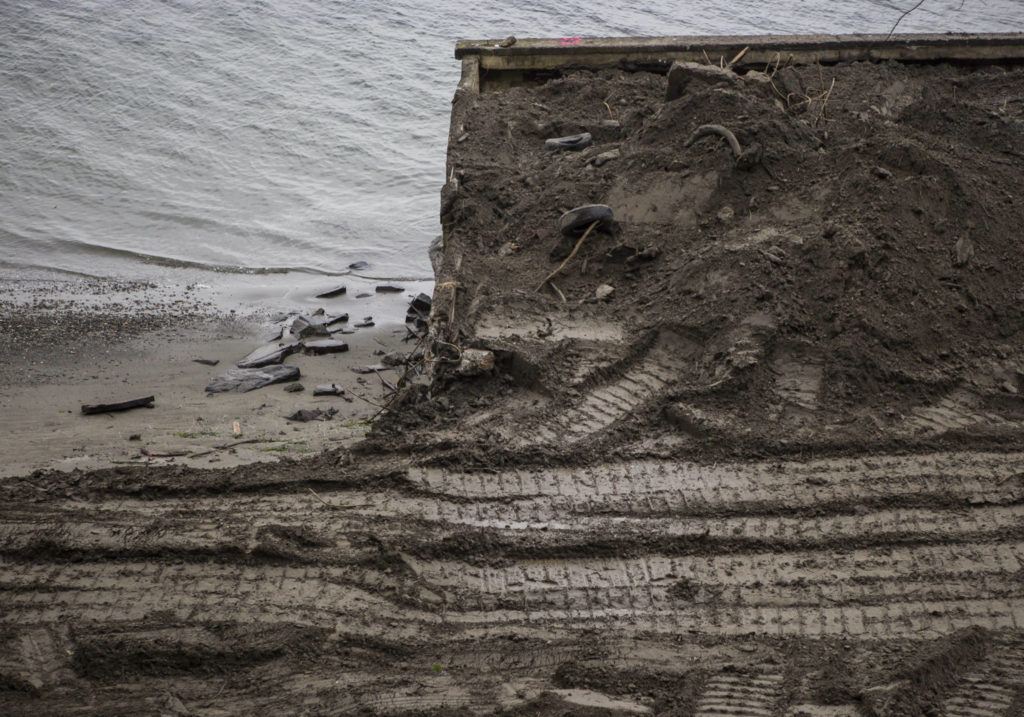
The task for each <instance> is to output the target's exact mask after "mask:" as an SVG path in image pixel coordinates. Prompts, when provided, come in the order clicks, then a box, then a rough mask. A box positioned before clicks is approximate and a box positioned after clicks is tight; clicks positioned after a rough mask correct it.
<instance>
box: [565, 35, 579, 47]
mask: <svg viewBox="0 0 1024 717" xmlns="http://www.w3.org/2000/svg"><path fill="white" fill-rule="evenodd" d="M581 42H583V38H580V37H563V38H562V47H565V46H566V45H578V44H580V43H581Z"/></svg>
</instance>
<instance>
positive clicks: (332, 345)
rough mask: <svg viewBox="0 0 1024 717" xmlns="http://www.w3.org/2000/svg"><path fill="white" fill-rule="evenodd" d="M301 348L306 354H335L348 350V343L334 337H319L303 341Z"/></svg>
mask: <svg viewBox="0 0 1024 717" xmlns="http://www.w3.org/2000/svg"><path fill="white" fill-rule="evenodd" d="M302 349H303V351H305V352H306V353H308V354H314V355H321V354H336V353H341V352H342V351H348V344H347V343H345V342H344V341H337V340H335V339H319V340H317V341H304V342H303V344H302Z"/></svg>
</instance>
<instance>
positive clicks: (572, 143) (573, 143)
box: [544, 132, 594, 152]
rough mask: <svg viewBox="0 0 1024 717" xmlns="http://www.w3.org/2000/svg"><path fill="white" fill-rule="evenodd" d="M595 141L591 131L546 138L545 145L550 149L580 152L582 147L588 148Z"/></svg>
mask: <svg viewBox="0 0 1024 717" xmlns="http://www.w3.org/2000/svg"><path fill="white" fill-rule="evenodd" d="M593 143H594V138H593V137H591V136H590V132H584V133H583V134H574V135H570V136H569V137H555V138H553V139H546V140H544V146H545V147H547V148H548V149H550V150H565V151H569V152H578V151H580V150H581V149H586V148H587V147H589V146H590V145H592V144H593Z"/></svg>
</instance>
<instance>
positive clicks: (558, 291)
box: [548, 281, 568, 304]
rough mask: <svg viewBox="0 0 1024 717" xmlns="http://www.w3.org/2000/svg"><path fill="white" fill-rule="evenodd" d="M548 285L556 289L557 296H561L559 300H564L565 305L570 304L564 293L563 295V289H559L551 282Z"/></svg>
mask: <svg viewBox="0 0 1024 717" xmlns="http://www.w3.org/2000/svg"><path fill="white" fill-rule="evenodd" d="M548 284H549V285H550V286H551V288H552V289H554V290H555V293H556V294H558V296H559V298H560V299H561V300H562V303H563V304H565V303H568V302H567V301H566V300H565V294H563V293H562V290H561V289H559V288H558V287H557V286H556V285H555V282H553V281H549V282H548Z"/></svg>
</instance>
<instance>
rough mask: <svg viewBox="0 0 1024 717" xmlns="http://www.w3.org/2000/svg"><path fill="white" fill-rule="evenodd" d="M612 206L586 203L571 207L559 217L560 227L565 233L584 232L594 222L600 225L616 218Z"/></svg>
mask: <svg viewBox="0 0 1024 717" xmlns="http://www.w3.org/2000/svg"><path fill="white" fill-rule="evenodd" d="M614 216H615V215H614V213H613V212H612V208H611V207H609V206H608V205H607V204H584V205H583V206H582V207H576V208H575V209H570V210H569V211H567V212H566V213H565V214H563V215H562V216H561V217H559V219H558V229H559V230H560V231H561V232H562V234H565V235H567V236H568V235H573V234H577V235H578V234H582V233H583V232H584V231H586V229H587V227H589V226H590V225H591V224H593V223H594V222H598V226H604V225H607V224H609V223H611V221H612V219H613V218H614Z"/></svg>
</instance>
